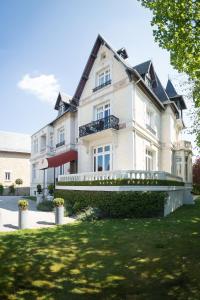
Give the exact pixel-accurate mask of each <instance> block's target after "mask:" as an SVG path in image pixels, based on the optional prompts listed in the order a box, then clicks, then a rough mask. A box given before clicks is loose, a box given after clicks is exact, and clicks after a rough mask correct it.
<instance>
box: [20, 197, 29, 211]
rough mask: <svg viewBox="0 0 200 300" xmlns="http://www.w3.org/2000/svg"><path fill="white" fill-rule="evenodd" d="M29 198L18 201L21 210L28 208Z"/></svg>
mask: <svg viewBox="0 0 200 300" xmlns="http://www.w3.org/2000/svg"><path fill="white" fill-rule="evenodd" d="M28 205H29V203H28V200H26V199H21V200H19V201H18V207H19V209H20V210H27V209H28Z"/></svg>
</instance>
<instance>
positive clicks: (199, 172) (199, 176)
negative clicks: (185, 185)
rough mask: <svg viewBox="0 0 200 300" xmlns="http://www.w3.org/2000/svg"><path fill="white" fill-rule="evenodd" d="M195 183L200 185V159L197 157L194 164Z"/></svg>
mask: <svg viewBox="0 0 200 300" xmlns="http://www.w3.org/2000/svg"><path fill="white" fill-rule="evenodd" d="M192 173H193V183H194V184H199V185H200V157H197V159H196V161H195V163H194V164H193V169H192Z"/></svg>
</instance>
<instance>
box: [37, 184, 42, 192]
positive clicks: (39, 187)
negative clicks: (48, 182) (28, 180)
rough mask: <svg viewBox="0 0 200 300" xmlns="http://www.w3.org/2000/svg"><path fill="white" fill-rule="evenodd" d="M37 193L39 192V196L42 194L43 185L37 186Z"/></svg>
mask: <svg viewBox="0 0 200 300" xmlns="http://www.w3.org/2000/svg"><path fill="white" fill-rule="evenodd" d="M37 192H38V194H41V193H42V186H41V184H38V185H37Z"/></svg>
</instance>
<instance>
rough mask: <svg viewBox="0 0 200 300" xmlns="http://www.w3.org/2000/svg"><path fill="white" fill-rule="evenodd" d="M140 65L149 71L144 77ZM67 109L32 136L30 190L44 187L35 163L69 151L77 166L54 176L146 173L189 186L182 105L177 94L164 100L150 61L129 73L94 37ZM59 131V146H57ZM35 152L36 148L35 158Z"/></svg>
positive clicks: (50, 179) (49, 179)
mask: <svg viewBox="0 0 200 300" xmlns="http://www.w3.org/2000/svg"><path fill="white" fill-rule="evenodd" d="M98 45H99V46H98ZM97 46H98V50H97V51H96V50H95V49H96V48H97ZM95 47H96V48H95ZM94 50H95V51H96V52H95V53H94ZM147 63H148V64H147ZM145 64H146V65H147V66H148V67H147V68H146V69H147V71H146V73H145V74H143V73H142V72H143V70H142V68H144V66H146V65H145ZM140 71H141V72H140ZM151 84H152V86H154V87H155V88H153V87H151ZM170 84H171V83H170ZM169 92H171V90H169ZM77 95H78V97H77ZM61 98H62V97H61ZM77 98H78V101H77ZM63 103H66V102H65V99H64V100H63V99H60V100H57V104H56V109H58V110H59V108H58V107H59V105H60V106H62V105H63ZM68 105H69V107H71V105H72V108H73V109H72V111H73V112H72V111H71V110H70V109H69V107H68V106H67V110H66V111H65V112H64V113H63V111H62V113H63V115H61V116H59V118H57V119H56V120H54V121H53V122H52V123H51V124H50V125H48V126H46V127H45V128H43V129H42V130H40V131H39V132H37V133H36V134H34V135H33V136H32V155H31V161H32V173H33V167H34V168H35V169H36V175H35V173H34V176H35V177H34V178H33V175H32V187H33V189H35V187H36V185H37V183H42V182H43V173H44V171H40V170H39V168H38V164H39V161H40V160H41V159H42V158H45V157H49V156H50V155H57V154H58V153H61V152H67V151H68V150H70V149H76V151H77V152H78V163H77V167H75V166H73V168H72V167H71V168H70V163H68V164H66V165H65V166H64V170H63V169H62V172H61V173H59V170H57V171H56V172H58V173H59V174H63V172H64V174H68V173H86V172H102V171H120V170H147V171H165V172H168V173H172V174H174V175H178V176H181V177H182V178H183V180H185V181H187V182H191V181H192V174H191V156H192V152H191V144H190V143H189V142H185V141H182V140H181V131H182V129H183V128H184V123H183V120H182V109H184V105H185V104H184V100H183V99H182V98H181V96H179V95H176V96H175V97H174V98H173V97H169V96H168V94H167V92H166V90H164V88H163V87H162V85H161V83H160V81H159V79H158V77H157V75H156V73H155V71H154V68H153V65H152V63H151V62H146V63H144V64H141V65H139V66H136V67H133V68H132V69H131V68H130V66H129V65H128V64H127V63H126V60H124V59H123V58H122V57H121V56H120V54H118V53H117V52H115V51H113V50H112V48H111V47H110V46H109V45H108V44H107V43H106V42H105V40H103V39H102V38H101V37H98V38H97V41H96V43H95V46H94V48H93V52H92V53H91V55H90V58H89V61H88V63H87V65H86V68H85V70H84V73H83V75H82V78H81V81H80V83H79V86H78V88H77V90H76V93H75V96H74V97H73V98H72V100H71V101H68ZM74 106H75V108H74ZM65 108H66V107H65ZM59 129H61V132H60V136H61V139H63V141H64V144H63V145H62V146H58V147H56V144H57V143H59ZM50 136H51V141H53V142H51V143H50ZM35 140H37V142H34V141H35ZM34 143H35V144H34ZM34 145H36V146H34ZM44 145H45V146H44ZM43 146H44V149H43V148H42V147H43ZM34 147H36V148H37V147H38V149H37V150H38V151H37V153H34V151H33V150H34ZM49 149H52V151H50V152H49ZM62 168H63V167H62ZM34 172H35V171H34ZM52 172H53V171H52V170H51V169H48V171H47V172H46V175H45V176H47V178H46V184H48V183H52V182H53V176H54V175H53V173H52ZM56 177H57V174H56Z"/></svg>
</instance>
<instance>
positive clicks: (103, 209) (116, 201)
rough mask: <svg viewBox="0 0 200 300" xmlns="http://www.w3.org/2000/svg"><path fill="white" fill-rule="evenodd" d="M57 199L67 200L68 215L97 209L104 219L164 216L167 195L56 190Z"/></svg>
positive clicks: (161, 193) (160, 193) (157, 193)
mask: <svg viewBox="0 0 200 300" xmlns="http://www.w3.org/2000/svg"><path fill="white" fill-rule="evenodd" d="M55 195H56V197H62V198H64V200H65V209H66V212H67V214H68V215H72V214H78V213H80V212H84V211H85V210H86V209H87V208H88V207H92V208H97V209H98V210H99V212H100V214H101V217H103V218H124V217H136V218H141V217H145V218H146V217H159V216H163V213H164V203H165V199H166V193H163V192H133V191H130V192H103V191H73V190H56V191H55Z"/></svg>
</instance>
